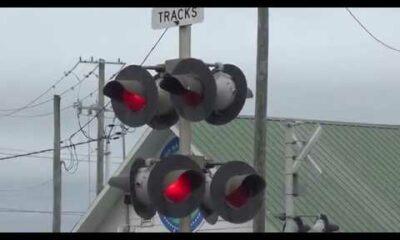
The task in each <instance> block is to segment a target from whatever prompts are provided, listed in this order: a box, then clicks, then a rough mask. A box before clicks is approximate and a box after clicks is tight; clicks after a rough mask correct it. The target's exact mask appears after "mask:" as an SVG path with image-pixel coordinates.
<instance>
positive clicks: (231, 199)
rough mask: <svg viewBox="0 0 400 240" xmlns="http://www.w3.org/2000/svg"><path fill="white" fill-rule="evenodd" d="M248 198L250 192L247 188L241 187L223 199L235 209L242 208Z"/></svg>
mask: <svg viewBox="0 0 400 240" xmlns="http://www.w3.org/2000/svg"><path fill="white" fill-rule="evenodd" d="M249 198H250V190H249V189H248V188H247V187H244V186H243V185H241V186H240V187H239V188H237V189H235V190H234V191H233V192H231V193H230V194H229V195H228V196H226V197H225V201H227V202H228V203H229V204H230V205H232V206H233V207H236V208H240V207H241V206H243V205H244V204H245V203H246V202H247V201H248V200H249Z"/></svg>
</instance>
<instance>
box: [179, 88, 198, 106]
mask: <svg viewBox="0 0 400 240" xmlns="http://www.w3.org/2000/svg"><path fill="white" fill-rule="evenodd" d="M183 98H184V99H185V102H186V104H187V105H189V106H192V107H194V106H197V105H199V104H200V103H201V101H202V100H203V97H202V96H201V95H200V94H197V93H195V92H192V91H185V93H184V94H183Z"/></svg>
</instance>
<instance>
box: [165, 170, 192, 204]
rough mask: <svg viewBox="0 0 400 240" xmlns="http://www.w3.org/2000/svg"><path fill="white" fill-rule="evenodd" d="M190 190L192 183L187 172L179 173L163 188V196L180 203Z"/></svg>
mask: <svg viewBox="0 0 400 240" xmlns="http://www.w3.org/2000/svg"><path fill="white" fill-rule="evenodd" d="M191 192H192V184H191V181H190V177H189V176H188V175H187V174H182V175H180V176H179V177H178V178H177V179H176V180H175V181H174V182H172V183H171V184H170V185H169V186H168V187H166V188H165V190H164V196H165V197H166V198H167V199H168V200H170V201H172V202H174V203H180V202H182V201H184V200H185V199H186V198H187V197H188V196H189V194H190V193H191Z"/></svg>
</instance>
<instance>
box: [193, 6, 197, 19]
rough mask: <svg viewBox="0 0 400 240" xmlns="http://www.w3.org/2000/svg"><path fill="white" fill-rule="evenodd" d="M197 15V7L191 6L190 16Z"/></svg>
mask: <svg viewBox="0 0 400 240" xmlns="http://www.w3.org/2000/svg"><path fill="white" fill-rule="evenodd" d="M195 17H197V8H192V18H195Z"/></svg>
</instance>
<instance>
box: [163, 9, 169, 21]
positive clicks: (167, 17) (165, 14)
mask: <svg viewBox="0 0 400 240" xmlns="http://www.w3.org/2000/svg"><path fill="white" fill-rule="evenodd" d="M164 22H169V12H168V11H165V12H164Z"/></svg>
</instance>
